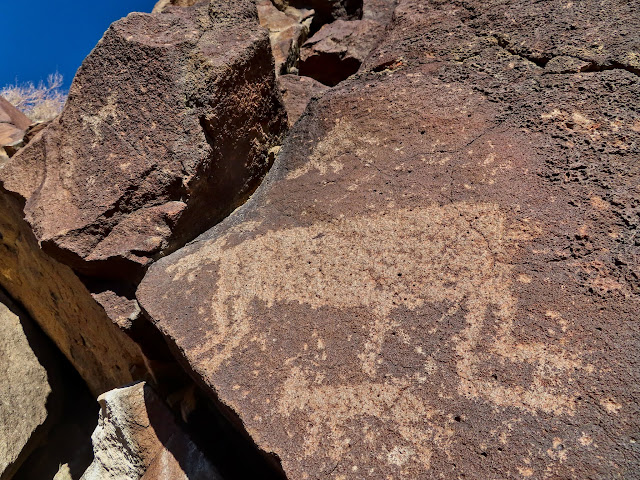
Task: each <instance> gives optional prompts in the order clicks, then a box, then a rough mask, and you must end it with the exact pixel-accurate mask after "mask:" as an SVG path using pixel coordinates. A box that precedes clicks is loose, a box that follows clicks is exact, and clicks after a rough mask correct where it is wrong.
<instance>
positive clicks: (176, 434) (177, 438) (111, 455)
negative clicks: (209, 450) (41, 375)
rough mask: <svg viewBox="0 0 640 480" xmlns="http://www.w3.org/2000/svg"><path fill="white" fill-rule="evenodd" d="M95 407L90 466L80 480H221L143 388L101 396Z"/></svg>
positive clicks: (132, 387)
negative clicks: (98, 407) (95, 425)
mask: <svg viewBox="0 0 640 480" xmlns="http://www.w3.org/2000/svg"><path fill="white" fill-rule="evenodd" d="M98 403H99V404H100V407H101V410H100V416H99V420H98V426H97V427H96V430H95V431H94V433H93V435H92V437H91V439H92V443H93V452H94V460H93V463H92V464H91V465H90V466H89V468H88V469H87V471H86V472H85V473H84V474H83V475H82V478H81V480H108V479H118V480H120V479H127V480H138V479H141V478H144V479H152V480H180V479H185V480H186V479H189V480H205V479H206V480H216V479H219V478H221V477H220V475H219V474H218V472H217V471H216V470H215V468H214V467H213V466H212V465H211V464H210V463H209V461H208V460H207V459H206V458H205V456H204V454H203V453H202V452H201V451H200V450H199V449H198V447H197V446H196V445H195V444H194V443H193V442H192V441H191V439H190V438H189V436H188V435H187V433H186V432H185V431H184V430H183V429H182V428H181V427H180V426H179V424H178V423H177V421H176V420H175V419H174V417H173V414H172V413H171V411H170V410H169V409H168V408H167V407H166V406H165V404H164V403H163V402H162V400H160V398H159V397H158V396H157V395H156V394H155V393H154V391H153V390H152V389H151V388H150V387H149V386H147V384H145V383H144V382H139V383H136V384H133V385H130V386H126V387H122V388H118V389H115V390H112V391H109V392H106V393H104V394H102V395H101V396H100V397H98Z"/></svg>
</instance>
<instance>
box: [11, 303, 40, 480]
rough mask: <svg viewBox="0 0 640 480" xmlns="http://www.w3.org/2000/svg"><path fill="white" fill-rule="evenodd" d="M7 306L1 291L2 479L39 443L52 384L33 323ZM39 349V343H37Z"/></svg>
mask: <svg viewBox="0 0 640 480" xmlns="http://www.w3.org/2000/svg"><path fill="white" fill-rule="evenodd" d="M7 305H11V306H12V307H13V305H12V304H11V303H10V302H8V299H7V298H6V297H5V296H4V294H2V293H1V292H0V371H1V372H2V388H0V478H2V479H8V478H11V476H12V474H13V472H14V471H15V469H16V468H17V467H18V466H19V463H20V462H21V461H22V460H24V458H26V456H27V455H28V454H29V453H30V450H31V449H33V447H34V446H36V445H37V441H38V437H39V436H41V435H42V434H43V433H44V431H43V425H44V423H45V421H46V420H47V418H48V416H49V412H48V411H47V401H48V400H49V395H50V394H51V385H50V384H49V379H48V376H47V370H46V368H45V366H44V365H42V363H41V360H40V359H39V358H38V355H41V354H42V352H41V351H34V346H32V345H31V344H30V342H33V341H34V340H33V335H34V332H33V326H29V325H25V322H28V321H29V320H28V319H27V318H25V317H22V318H21V316H19V315H18V314H17V313H16V311H15V310H13V309H10V308H9V307H8V306H7ZM35 347H36V348H37V343H36V345H35Z"/></svg>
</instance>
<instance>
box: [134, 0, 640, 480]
mask: <svg viewBox="0 0 640 480" xmlns="http://www.w3.org/2000/svg"><path fill="white" fill-rule="evenodd" d="M586 3H587V4H589V5H590V6H591V8H593V14H588V12H586V11H585V10H584V8H587V7H584V8H583V6H582V5H580V6H576V8H578V9H579V10H580V11H581V12H582V13H581V15H582V14H584V15H588V17H585V18H584V19H585V21H586V20H587V19H588V20H589V22H590V23H589V25H590V28H591V29H592V30H593V31H597V32H600V33H601V37H600V39H599V42H600V43H601V44H602V45H603V48H602V50H603V51H604V52H617V53H611V54H610V55H612V58H618V59H620V58H623V56H624V55H627V53H624V52H625V51H626V50H624V49H625V48H628V46H629V45H631V43H628V44H627V46H622V44H621V43H620V42H619V40H620V38H621V37H619V36H618V34H617V32H613V30H611V31H612V32H613V33H612V34H611V36H607V33H606V32H607V30H608V29H609V28H610V27H611V26H612V25H616V24H622V23H626V25H630V27H625V29H626V28H630V29H632V30H633V29H634V28H635V29H637V28H638V25H640V18H639V12H640V10H638V9H636V10H634V11H632V10H629V8H630V7H628V6H627V4H619V5H618V6H617V7H614V6H611V7H609V8H607V9H605V10H604V11H601V10H598V9H597V8H595V7H596V2H586ZM495 5H496V6H495V7H494V3H493V2H480V1H477V2H473V1H472V2H466V3H465V4H464V5H457V4H452V3H448V2H443V3H438V4H435V3H429V4H427V3H425V2H421V1H418V0H415V1H413V0H404V1H400V2H399V5H398V7H397V8H396V11H395V21H394V24H393V25H392V28H391V30H389V31H388V32H387V34H386V35H385V36H384V38H383V42H382V44H381V45H380V46H379V47H378V48H377V50H376V51H375V52H374V53H373V54H372V55H371V56H370V57H369V59H368V60H367V61H366V62H365V66H364V67H363V69H362V70H361V73H360V74H359V75H358V76H357V77H355V78H352V79H350V80H348V81H346V82H344V84H341V85H340V86H338V87H335V88H334V89H332V90H330V91H329V92H327V93H325V94H324V95H323V96H322V97H321V98H320V99H319V100H318V101H316V102H312V103H311V105H310V107H309V109H308V111H307V113H306V114H305V115H304V116H303V117H302V119H301V120H300V121H299V122H298V123H297V124H296V126H295V127H294V129H293V130H292V131H291V133H290V135H289V137H288V139H287V141H286V142H285V144H284V145H283V148H282V150H281V152H280V154H279V156H278V159H277V160H276V163H275V164H274V167H273V169H272V170H271V173H270V176H269V178H268V180H267V181H266V182H265V183H263V185H262V186H261V187H260V189H259V190H258V191H257V192H256V194H255V195H254V196H253V197H252V198H251V199H250V200H249V202H247V203H246V204H245V205H244V206H243V207H242V208H240V209H239V210H237V211H236V212H235V213H234V214H233V215H231V216H230V217H228V218H227V219H225V220H224V221H223V222H222V223H220V224H219V225H217V226H216V227H214V228H212V229H211V230H209V231H208V232H207V233H205V234H204V235H202V236H201V237H199V239H198V240H196V241H195V242H193V243H192V244H190V245H189V246H187V247H185V248H183V249H181V250H180V251H178V252H175V253H174V254H172V255H170V256H168V257H165V258H163V259H162V260H160V261H159V262H157V263H156V264H155V265H153V266H152V268H151V269H150V271H149V272H148V274H147V276H146V277H145V279H144V280H143V282H142V284H141V286H140V288H139V289H138V300H139V301H140V304H141V307H142V308H143V310H145V311H146V312H147V313H148V314H149V315H150V317H151V318H152V319H153V321H154V322H155V323H156V325H157V326H158V328H160V329H161V331H162V332H163V333H164V335H165V336H166V338H167V339H168V340H169V341H170V342H171V343H172V344H173V345H174V347H175V351H176V352H178V355H179V356H180V358H181V360H182V361H184V362H187V363H188V364H189V365H190V367H191V368H192V373H193V375H194V376H195V377H196V378H197V379H198V380H199V381H200V382H202V383H203V384H205V385H207V386H208V387H209V390H210V392H212V395H213V392H215V397H216V398H217V399H218V400H219V401H220V402H222V403H223V404H225V405H226V406H227V407H229V408H230V409H231V410H232V411H233V412H235V413H236V414H237V415H238V417H239V419H240V421H241V422H242V423H243V425H244V426H245V428H246V430H247V432H248V433H249V434H250V435H251V437H252V438H253V439H254V441H255V442H256V444H257V445H258V446H259V447H260V448H262V449H263V450H264V451H265V452H272V453H274V454H276V455H277V456H278V458H280V459H281V461H282V465H283V468H284V470H285V472H286V474H287V476H288V478H290V479H304V478H320V477H322V478H334V479H338V478H359V477H360V476H367V477H371V478H416V479H422V478H425V479H426V478H439V477H442V478H458V477H459V478H462V477H465V478H540V479H542V478H575V479H582V478H593V479H599V478H634V476H635V475H636V472H638V471H639V469H640V455H639V453H638V450H637V448H636V444H637V443H636V442H637V432H638V429H639V428H640V420H639V419H640V415H639V414H640V405H639V403H638V399H637V395H636V392H637V390H638V385H640V378H639V376H638V372H639V371H640V369H639V367H640V356H639V355H638V343H639V341H640V336H639V334H638V330H637V328H636V327H637V313H636V312H637V311H638V309H639V308H640V294H639V292H640V281H639V279H638V276H637V274H636V272H637V271H638V269H639V267H640V262H639V260H640V259H639V258H638V249H637V246H638V241H637V233H636V232H637V229H638V225H639V223H640V215H639V213H640V204H639V203H638V201H637V199H638V195H639V193H640V192H638V185H639V182H638V179H639V176H640V170H638V161H637V159H638V158H640V125H639V124H638V120H637V118H636V117H637V115H636V114H635V112H636V111H637V109H638V108H639V107H640V106H639V104H638V102H639V101H640V79H639V77H638V75H636V74H635V72H634V71H633V69H632V68H629V65H630V63H629V65H623V64H622V63H620V64H619V66H618V67H616V68H611V69H609V70H607V69H604V70H603V71H593V72H578V73H570V74H556V73H552V72H551V71H546V69H544V68H541V67H540V65H538V64H536V62H535V61H532V59H531V58H528V57H529V55H528V54H524V53H521V52H519V51H516V50H515V49H512V48H511V47H508V48H506V47H505V46H504V45H503V44H502V41H498V39H497V38H495V37H490V36H488V35H487V34H486V33H487V31H488V30H490V29H494V28H497V26H499V27H500V29H501V30H502V33H505V32H513V35H514V38H518V39H519V41H518V45H519V47H518V48H519V49H520V48H522V49H523V51H525V49H529V50H530V51H533V50H534V48H538V45H539V44H538V43H536V42H537V39H538V38H539V37H538V34H537V33H536V32H535V30H534V29H533V28H528V29H526V31H525V30H523V29H521V25H522V24H527V22H524V21H522V22H511V23H509V22H508V21H506V20H504V21H503V18H505V19H506V18H507V14H508V13H509V14H511V15H513V16H514V17H515V18H519V15H525V14H527V12H533V8H532V9H531V10H529V9H528V8H527V7H528V5H529V4H528V3H527V2H522V1H520V2H517V1H513V2H507V3H505V2H499V5H500V6H499V7H498V2H495ZM542 7H544V8H542ZM498 8H500V10H498ZM563 8H567V9H570V8H574V6H573V4H567V3H566V2H555V1H549V2H544V4H543V5H540V4H539V3H538V4H536V7H535V9H536V10H537V11H538V12H539V13H540V12H541V11H543V12H544V15H543V16H542V18H541V19H540V20H538V21H537V22H539V24H540V25H543V24H544V26H543V27H541V28H543V29H545V31H548V33H549V35H548V37H550V36H552V35H551V34H552V33H553V32H554V29H553V28H551V27H548V25H547V24H546V23H544V22H545V18H547V17H548V18H549V19H551V18H552V17H553V15H554V14H555V13H557V14H558V16H559V18H567V15H565V14H564V13H562V9H563ZM484 11H487V12H493V13H492V14H489V13H488V14H487V15H486V16H483V13H482V12H484ZM502 11H504V17H503V16H501V15H498V12H502ZM596 12H598V13H597V14H596ZM479 15H481V16H482V19H484V20H482V21H481V20H480V19H479ZM525 20H529V21H530V25H532V24H533V22H534V17H533V16H532V17H531V18H530V19H528V18H527V19H525ZM556 25H557V24H556ZM555 28H559V27H557V26H556V27H555ZM584 33H585V32H584V31H582V30H581V29H578V30H577V31H575V35H572V34H571V31H567V32H566V34H565V32H564V31H563V32H562V35H563V36H564V38H565V42H566V43H567V44H569V43H573V44H575V45H588V44H589V43H587V41H586V37H585V36H584ZM546 38H547V37H545V40H543V41H541V44H542V45H543V46H544V44H545V43H546V42H548V40H547V39H546ZM520 39H521V40H520ZM589 42H591V40H589ZM540 48H542V53H541V54H540V58H542V57H544V56H546V55H547V54H546V53H545V52H546V50H544V48H543V47H540ZM545 48H546V47H545ZM585 48H586V47H585ZM512 50H513V51H512ZM529 50H526V51H529ZM629 52H630V51H629ZM549 55H551V54H549ZM607 55H609V54H607ZM625 58H626V57H625ZM533 60H536V58H533ZM612 62H613V61H612ZM603 65H604V64H603ZM613 65H614V64H613V63H611V64H610V66H611V67H613Z"/></svg>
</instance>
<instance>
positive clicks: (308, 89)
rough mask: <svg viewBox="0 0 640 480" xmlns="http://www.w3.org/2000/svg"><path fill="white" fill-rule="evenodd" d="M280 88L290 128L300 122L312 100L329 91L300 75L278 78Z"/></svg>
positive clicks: (324, 86)
mask: <svg viewBox="0 0 640 480" xmlns="http://www.w3.org/2000/svg"><path fill="white" fill-rule="evenodd" d="M278 86H279V87H280V93H281V94H282V101H283V102H284V106H285V108H286V109H287V117H288V119H289V126H293V124H294V123H296V122H297V121H298V119H299V118H300V116H301V115H302V113H303V112H304V111H305V109H306V108H307V104H308V103H309V101H310V100H311V99H312V98H314V97H319V96H321V95H322V94H323V93H324V92H326V91H327V90H328V89H329V87H327V86H326V85H323V84H322V83H320V82H318V81H316V80H314V79H313V78H310V77H301V76H298V75H281V76H280V77H279V78H278Z"/></svg>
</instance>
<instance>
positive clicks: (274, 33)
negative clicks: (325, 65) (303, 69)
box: [256, 0, 313, 74]
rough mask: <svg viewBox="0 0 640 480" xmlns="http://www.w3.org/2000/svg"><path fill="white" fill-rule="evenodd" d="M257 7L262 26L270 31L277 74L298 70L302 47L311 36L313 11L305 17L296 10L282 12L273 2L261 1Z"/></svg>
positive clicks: (308, 12)
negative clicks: (309, 35)
mask: <svg viewBox="0 0 640 480" xmlns="http://www.w3.org/2000/svg"><path fill="white" fill-rule="evenodd" d="M256 5H257V8H258V18H259V19H260V25H262V26H263V27H265V28H267V29H268V30H269V39H270V41H271V50H272V52H273V58H274V61H275V67H276V73H277V74H281V73H288V72H290V71H291V69H293V68H297V66H298V59H299V57H300V46H301V45H302V44H303V43H304V42H305V40H306V39H307V36H308V34H309V28H310V26H311V20H312V18H313V10H311V11H307V15H306V16H304V15H303V14H302V12H301V11H298V10H296V9H294V8H289V9H287V13H284V12H281V11H280V10H278V9H277V8H276V7H275V6H274V5H273V3H271V0H260V1H258V2H256Z"/></svg>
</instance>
